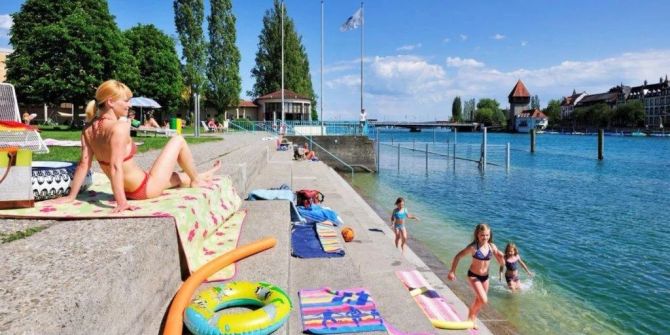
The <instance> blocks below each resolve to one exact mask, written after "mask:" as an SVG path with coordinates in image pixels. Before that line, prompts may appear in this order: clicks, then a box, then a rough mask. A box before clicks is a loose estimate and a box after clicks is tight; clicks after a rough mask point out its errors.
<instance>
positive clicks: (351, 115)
mask: <svg viewBox="0 0 670 335" xmlns="http://www.w3.org/2000/svg"><path fill="white" fill-rule="evenodd" d="M666 73H669V74H670V49H668V50H650V51H644V52H633V53H625V54H621V55H616V56H613V57H609V58H605V59H597V60H566V61H563V62H561V63H559V64H555V65H550V66H546V67H543V68H536V69H527V68H517V69H513V70H510V71H502V70H499V69H496V68H493V67H490V66H488V65H486V64H485V63H484V62H482V61H480V60H476V59H472V58H461V57H448V58H447V59H446V62H445V64H435V63H431V62H430V60H428V59H426V58H422V57H419V56H409V55H398V56H386V57H374V58H371V59H370V60H369V62H366V67H365V76H366V77H365V78H364V79H365V96H364V98H365V106H366V109H367V110H368V113H369V115H370V117H371V118H377V119H387V120H391V119H393V120H404V118H405V117H406V116H407V118H408V120H414V119H415V120H433V119H439V120H443V119H447V118H448V117H449V110H450V108H449V107H448V106H450V104H451V101H452V100H453V98H454V97H455V96H457V95H458V96H461V98H462V99H470V98H476V99H480V98H485V97H486V98H494V99H496V100H498V102H500V105H501V106H502V107H505V108H506V107H508V103H507V95H508V94H509V92H510V90H511V89H512V87H513V86H514V84H515V83H516V81H517V80H518V79H521V80H523V82H524V83H525V84H526V87H528V90H529V91H530V93H531V94H537V95H539V97H540V101H541V102H542V105H543V106H545V105H546V104H547V102H548V101H549V100H550V99H559V98H561V97H562V96H565V95H568V94H570V93H571V92H572V90H573V89H576V90H577V91H586V92H587V93H590V94H593V93H600V92H605V91H607V90H608V89H609V88H611V87H613V86H616V85H618V84H619V83H622V82H623V83H624V84H625V85H630V86H637V85H641V84H642V82H643V81H644V80H645V79H646V80H648V81H649V82H650V83H654V82H656V81H657V80H658V77H659V76H665V74H666ZM327 85H328V87H329V92H327V93H325V96H326V99H327V101H326V106H327V107H328V109H329V110H330V113H332V114H331V115H333V116H328V114H326V119H331V118H336V117H335V115H339V118H340V119H347V120H348V119H351V120H355V119H356V116H357V114H358V111H359V109H360V106H359V103H360V102H359V101H360V100H359V99H360V98H359V94H360V86H359V85H360V75H359V74H357V73H356V72H353V73H351V74H348V75H344V76H341V77H339V78H337V79H334V80H331V81H329V82H328V83H327ZM328 97H337V99H334V98H331V99H328ZM445 106H446V107H445Z"/></svg>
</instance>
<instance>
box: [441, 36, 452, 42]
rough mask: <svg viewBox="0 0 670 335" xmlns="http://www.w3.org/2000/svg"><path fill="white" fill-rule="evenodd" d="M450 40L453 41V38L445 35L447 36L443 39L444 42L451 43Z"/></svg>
mask: <svg viewBox="0 0 670 335" xmlns="http://www.w3.org/2000/svg"><path fill="white" fill-rule="evenodd" d="M449 41H451V40H450V39H449V37H445V38H444V39H443V40H442V42H444V43H449Z"/></svg>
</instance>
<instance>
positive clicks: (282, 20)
mask: <svg viewBox="0 0 670 335" xmlns="http://www.w3.org/2000/svg"><path fill="white" fill-rule="evenodd" d="M284 117H285V114H284V0H282V1H281V123H282V124H281V126H283V125H284ZM281 126H280V129H281Z"/></svg>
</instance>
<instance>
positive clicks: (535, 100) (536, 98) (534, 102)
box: [530, 94, 540, 109]
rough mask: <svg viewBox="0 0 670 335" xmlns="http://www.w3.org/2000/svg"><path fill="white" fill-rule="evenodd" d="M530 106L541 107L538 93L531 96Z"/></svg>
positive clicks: (533, 107)
mask: <svg viewBox="0 0 670 335" xmlns="http://www.w3.org/2000/svg"><path fill="white" fill-rule="evenodd" d="M530 108H531V109H540V97H539V96H538V95H537V94H535V95H534V96H532V97H530Z"/></svg>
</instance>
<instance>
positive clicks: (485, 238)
mask: <svg viewBox="0 0 670 335" xmlns="http://www.w3.org/2000/svg"><path fill="white" fill-rule="evenodd" d="M468 254H469V255H471V256H472V263H471V264H470V269H469V270H468V283H469V284H470V287H471V288H472V290H473V291H474V292H475V301H473V302H472V305H470V309H469V311H468V320H469V321H472V322H473V324H475V323H476V321H477V314H478V313H479V310H480V309H481V308H482V307H483V306H484V305H486V304H487V303H488V300H489V299H488V291H489V263H490V262H491V258H492V257H495V258H496V260H497V261H498V263H500V264H501V265H502V264H503V263H504V260H503V254H502V252H500V250H498V248H497V247H496V246H495V244H493V233H492V232H491V228H489V226H488V225H487V224H486V223H480V224H478V225H477V226H476V227H475V232H474V240H473V241H472V243H470V244H469V245H468V246H467V247H465V248H464V249H463V250H461V251H460V252H459V253H458V254H457V255H456V256H454V260H453V261H452V263H451V269H450V270H449V275H448V276H447V278H448V279H449V280H452V281H453V280H456V273H455V272H456V268H457V267H458V261H460V259H461V258H463V257H465V256H466V255H468ZM475 328H476V326H475Z"/></svg>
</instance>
